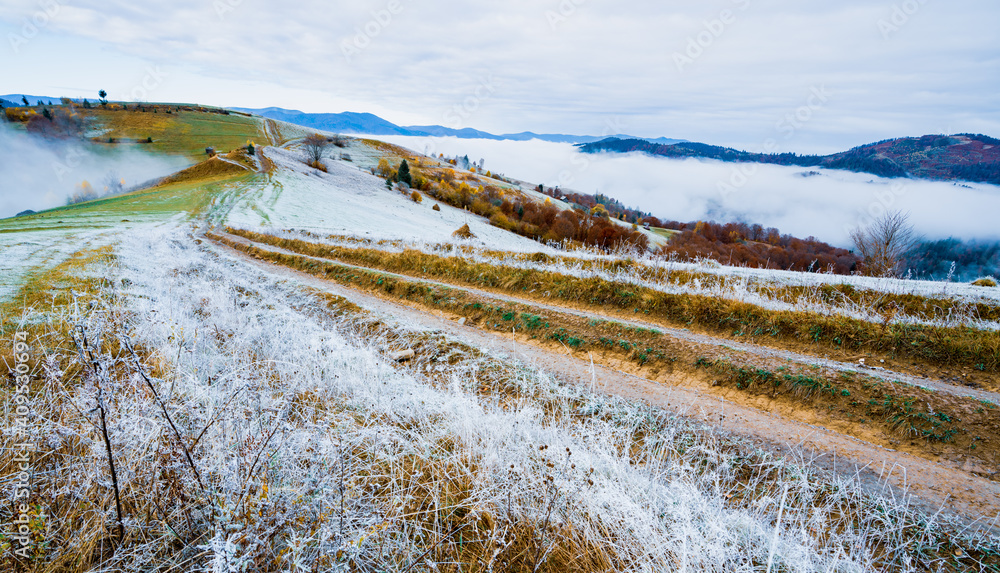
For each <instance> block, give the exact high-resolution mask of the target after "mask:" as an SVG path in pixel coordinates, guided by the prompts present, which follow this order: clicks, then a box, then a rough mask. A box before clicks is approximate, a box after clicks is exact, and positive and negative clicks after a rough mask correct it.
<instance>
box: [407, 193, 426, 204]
mask: <svg viewBox="0 0 1000 573" xmlns="http://www.w3.org/2000/svg"><path fill="white" fill-rule="evenodd" d="M410 199H412V200H413V202H414V203H420V202H422V201H423V200H424V198H423V197H422V196H421V195H420V193H419V192H417V191H413V192H412V193H410Z"/></svg>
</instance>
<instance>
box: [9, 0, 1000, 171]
mask: <svg viewBox="0 0 1000 573" xmlns="http://www.w3.org/2000/svg"><path fill="white" fill-rule="evenodd" d="M998 22H1000V3H998V2H996V0H949V1H947V2H945V1H944V0H895V1H893V0H885V1H882V0H839V1H837V2H830V1H829V0H822V1H820V0H796V1H795V2H792V1H791V0H784V1H778V0H670V1H665V0H658V1H639V0H616V1H614V2H612V1H608V0H531V1H528V0H505V1H503V2H500V1H493V2H487V1H483V0H466V1H463V2H445V1H437V2H416V1H413V0H352V1H350V2H347V1H340V0H333V1H331V0H322V1H321V0H298V1H297V2H264V1H262V0H171V1H170V2H165V1H159V0H155V1H145V2H135V1H134V0H130V1H128V2H125V1H120V0H0V34H2V37H3V43H4V46H3V47H2V48H0V50H3V51H5V53H4V56H3V58H2V62H3V69H4V71H3V74H2V75H0V93H30V94H37V95H52V96H59V95H70V96H91V97H92V96H94V95H95V94H96V92H97V91H98V90H99V89H102V88H103V89H106V90H107V91H108V92H109V94H110V96H111V98H112V99H121V100H127V101H133V100H146V101H185V102H197V103H204V104H213V105H226V106H242V107H267V106H279V107H285V108H291V109H300V110H303V111H309V112H339V111H368V112H372V113H375V114H378V115H380V116H382V117H385V118H386V119H389V120H390V121H393V122H396V123H399V124H403V125H412V124H441V125H447V126H449V127H475V128H479V129H484V130H488V131H493V132H518V131H524V130H531V131H536V132H557V133H587V134H593V135H601V134H607V133H615V132H626V133H631V134H635V135H641V136H667V137H676V138H684V139H691V140H698V141H705V142H709V143H716V144H723V145H732V146H737V147H742V148H746V149H760V148H761V146H762V145H763V142H764V141H766V140H768V139H775V140H777V141H778V142H779V145H780V147H781V150H783V151H784V150H787V151H798V152H831V151H837V150H841V149H844V148H847V147H851V146H854V145H858V144H862V143H866V142H870V141H874V140H879V139H884V138H888V137H895V136H903V135H919V134H924V133H942V132H951V133H958V132H983V133H989V134H992V135H994V136H997V135H1000V27H998V26H997V24H998Z"/></svg>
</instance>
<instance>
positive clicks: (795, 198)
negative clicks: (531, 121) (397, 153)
mask: <svg viewBox="0 0 1000 573" xmlns="http://www.w3.org/2000/svg"><path fill="white" fill-rule="evenodd" d="M378 139H383V140H385V141H389V142H392V143H396V144H399V145H403V146H405V147H408V148H410V149H413V150H414V151H417V152H420V153H428V152H430V153H433V154H438V153H444V154H445V155H446V156H454V155H466V154H468V156H469V159H472V160H474V161H478V160H479V159H480V158H482V159H485V160H486V169H488V170H493V171H498V172H501V173H504V174H505V175H507V176H509V177H514V178H517V179H521V180H525V181H529V182H531V183H542V184H544V185H546V186H550V187H551V186H561V187H563V188H567V189H573V190H575V191H579V192H583V193H596V192H600V193H604V194H607V195H610V196H612V197H615V198H616V199H618V200H619V201H621V202H622V203H624V204H625V205H626V206H630V207H637V208H639V209H641V210H643V211H648V212H652V213H653V214H654V215H656V216H658V217H660V218H664V219H670V220H678V221H693V220H700V219H708V220H715V221H719V222H726V221H745V222H748V223H760V224H762V225H765V226H768V227H777V228H779V229H780V230H781V231H782V232H784V233H791V234H793V235H796V236H799V237H807V236H810V235H812V236H815V237H817V238H819V239H821V240H824V241H828V242H830V243H834V244H838V245H847V244H848V242H849V241H848V231H849V229H851V228H853V227H855V226H857V225H859V224H864V223H866V222H868V221H870V220H871V217H872V216H873V215H874V216H878V215H880V214H881V213H883V212H885V211H886V210H887V209H889V210H897V209H898V210H902V211H909V212H910V213H911V222H912V223H913V224H914V226H915V227H916V229H917V231H918V232H919V233H922V234H923V235H925V236H926V238H928V239H938V238H947V237H955V238H961V239H997V238H1000V225H998V220H997V218H998V215H997V214H998V213H1000V187H997V186H993V185H983V184H975V183H969V184H960V185H956V184H953V183H947V182H934V181H916V180H909V179H884V178H880V177H876V176H874V175H869V174H865V173H851V172H847V171H837V170H826V169H806V168H800V167H784V166H777V165H754V164H739V163H723V162H719V161H709V160H695V159H690V160H683V161H682V160H672V159H664V158H656V157H651V156H648V155H643V154H638V153H631V154H625V155H616V154H599V155H588V154H581V153H579V152H577V151H576V149H575V148H574V147H573V146H572V145H568V144H560V143H549V142H543V141H538V140H534V141H529V142H517V141H491V140H468V139H465V140H459V139H456V138H416V137H386V136H379V137H378Z"/></svg>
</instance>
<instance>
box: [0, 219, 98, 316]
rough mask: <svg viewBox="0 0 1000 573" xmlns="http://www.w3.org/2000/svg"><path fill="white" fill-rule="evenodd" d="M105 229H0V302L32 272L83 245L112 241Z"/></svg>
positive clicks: (65, 257) (11, 293)
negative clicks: (8, 230)
mask: <svg viewBox="0 0 1000 573" xmlns="http://www.w3.org/2000/svg"><path fill="white" fill-rule="evenodd" d="M112 240H113V237H112V236H111V234H110V233H107V232H104V231H96V230H91V231H74V230H70V229H58V228H57V229H50V230H37V231H19V232H9V233H0V303H2V302H6V301H7V300H9V299H10V297H11V296H13V295H14V294H15V293H16V292H17V291H18V290H19V289H20V288H21V287H22V286H24V284H25V283H26V282H27V280H28V279H29V278H30V275H31V274H32V273H37V272H42V271H45V270H48V269H51V268H53V267H56V266H58V265H59V264H61V263H63V262H64V261H66V260H67V259H69V258H70V257H71V256H72V255H73V254H74V253H76V252H78V251H80V250H82V249H94V248H98V247H101V246H104V245H107V244H109V243H111V241H112Z"/></svg>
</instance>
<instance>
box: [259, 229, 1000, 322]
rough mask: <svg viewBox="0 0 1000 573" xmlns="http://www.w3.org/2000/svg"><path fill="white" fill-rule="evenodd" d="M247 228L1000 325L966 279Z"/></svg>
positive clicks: (675, 287)
mask: <svg viewBox="0 0 1000 573" xmlns="http://www.w3.org/2000/svg"><path fill="white" fill-rule="evenodd" d="M248 230H251V231H253V232H255V233H261V234H269V235H273V236H276V237H279V238H284V239H298V240H305V241H309V242H315V243H322V244H328V245H330V246H337V247H348V248H357V247H359V246H360V247H365V248H374V249H380V250H385V251H386V252H393V253H399V252H402V251H404V250H406V249H411V250H416V251H420V252H422V253H426V254H430V255H436V256H444V257H457V258H462V259H466V260H469V261H472V262H476V263H485V264H490V265H498V266H503V267H508V268H514V269H528V270H536V271H544V272H554V273H558V274H562V275H566V276H571V277H576V278H598V279H601V280H606V281H609V282H613V283H618V284H625V285H633V286H639V287H645V288H649V289H652V290H656V291H660V292H664V293H667V294H682V295H700V296H708V297H713V298H721V299H725V300H733V301H739V302H745V303H748V304H753V305H756V306H759V307H761V308H765V309H768V310H775V311H798V312H812V313H817V314H822V315H827V316H831V315H832V316H845V317H848V318H854V319H857V320H863V321H867V322H874V323H880V324H881V323H888V324H920V325H927V326H944V327H955V326H968V327H972V328H975V329H979V330H1000V322H997V321H991V320H982V319H980V318H979V317H978V316H976V313H975V310H974V308H973V305H974V304H976V303H983V304H987V305H996V304H998V302H1000V299H998V298H991V297H992V296H993V295H994V294H997V293H995V292H994V291H995V290H996V289H986V288H976V287H973V286H970V285H966V284H951V283H944V282H933V281H914V280H903V279H893V278H876V277H862V276H844V275H834V274H824V273H799V272H791V271H778V270H771V269H751V268H747V267H727V266H722V265H720V264H718V263H717V262H715V261H711V260H706V261H703V262H700V263H688V262H679V261H676V260H672V259H664V258H663V257H658V256H655V255H650V254H648V253H642V254H640V253H635V252H628V251H623V252H620V253H612V254H607V253H601V252H595V251H593V250H587V249H581V250H578V251H577V250H574V251H572V252H571V253H568V254H567V253H560V252H559V251H558V250H554V249H551V248H546V247H542V245H539V249H538V251H539V252H542V253H545V254H548V255H557V256H558V257H559V258H558V259H556V260H554V261H553V262H545V261H537V260H531V259H530V258H528V257H525V255H524V254H523V253H516V252H510V253H503V254H498V252H497V251H492V250H489V249H485V248H482V247H479V246H475V245H471V244H468V243H463V242H450V243H431V242H424V241H401V240H381V241H380V240H373V239H371V238H360V237H359V238H354V237H348V236H342V237H338V236H326V237H325V236H321V235H317V234H314V233H309V232H296V231H287V230H286V231H277V230H275V229H273V228H266V227H265V228H250V229H248ZM624 261H628V262H630V264H629V265H627V266H623V265H622V263H623V262H624ZM671 273H679V274H678V278H674V279H670V278H668V279H667V280H664V278H663V276H664V275H666V276H667V277H670V275H671ZM841 284H845V285H851V286H853V287H856V288H858V289H864V290H867V291H871V292H872V293H874V294H875V297H874V298H877V295H878V294H880V293H885V294H891V295H914V296H921V297H940V298H945V299H951V300H954V301H957V302H958V303H959V304H958V305H956V306H955V307H954V308H951V309H950V310H948V311H947V312H944V311H942V312H938V313H936V316H935V317H934V318H933V319H928V318H926V317H923V316H912V315H908V314H906V313H905V312H898V313H896V314H894V315H892V316H891V317H887V316H886V314H885V313H882V312H879V311H878V310H877V309H876V308H874V307H873V306H872V305H870V304H864V303H859V302H857V301H854V300H850V299H847V298H846V297H842V299H841V300H840V301H838V302H831V301H830V300H829V297H828V296H826V295H824V293H823V292H822V290H821V289H822V287H824V286H827V285H834V286H836V285H841ZM795 286H801V287H805V290H804V292H803V293H802V294H801V295H799V296H797V298H796V299H795V300H794V302H790V301H788V300H785V299H784V298H783V297H782V296H780V295H778V294H776V290H775V289H776V288H777V289H781V288H782V287H795Z"/></svg>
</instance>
